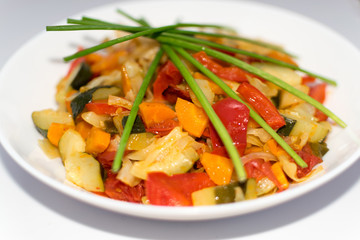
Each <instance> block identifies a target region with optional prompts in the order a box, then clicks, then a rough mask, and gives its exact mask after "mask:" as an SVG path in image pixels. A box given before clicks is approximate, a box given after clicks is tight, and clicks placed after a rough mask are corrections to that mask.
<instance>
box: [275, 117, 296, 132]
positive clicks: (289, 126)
mask: <svg viewBox="0 0 360 240" xmlns="http://www.w3.org/2000/svg"><path fill="white" fill-rule="evenodd" d="M283 117H284V120H285V123H286V125H285V126H283V127H281V128H279V129H278V130H277V133H278V134H279V135H281V136H289V135H290V132H291V130H292V129H293V128H294V126H295V124H296V120H295V119H292V118H288V117H285V116H283Z"/></svg>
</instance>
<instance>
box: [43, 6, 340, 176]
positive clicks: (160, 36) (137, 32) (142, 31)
mask: <svg viewBox="0 0 360 240" xmlns="http://www.w3.org/2000/svg"><path fill="white" fill-rule="evenodd" d="M117 12H118V13H120V14H121V15H123V16H125V17H127V18H128V19H130V20H132V21H134V22H135V23H137V24H139V25H140V26H137V27H134V26H126V25H120V24H114V23H109V22H105V21H102V20H98V19H94V18H89V17H83V18H82V19H81V20H76V19H68V24H71V25H60V26H47V28H46V29H47V31H78V30H121V31H126V32H129V33H130V34H129V35H126V36H123V37H120V38H116V39H113V40H109V41H106V42H104V43H101V44H99V45H96V46H93V47H90V48H87V49H84V50H82V51H79V52H77V53H75V54H72V55H70V56H67V57H65V58H64V60H65V61H70V60H73V59H76V58H79V57H82V56H85V55H88V54H90V53H93V52H96V51H99V50H101V49H104V48H108V47H110V46H113V45H115V44H119V43H121V42H125V41H128V40H131V39H134V38H138V37H141V36H143V37H149V38H153V39H155V40H157V41H158V42H159V43H160V44H161V48H160V50H159V51H158V53H157V54H156V56H155V58H154V60H153V61H152V63H151V65H150V67H149V69H148V72H147V74H146V76H145V78H144V80H143V83H142V85H141V88H140V90H139V93H138V94H137V96H136V98H135V101H134V104H133V107H132V109H131V111H130V115H129V118H128V120H127V122H126V124H125V126H124V131H123V134H122V137H121V140H120V143H119V148H118V151H117V153H116V156H115V159H114V162H113V166H112V170H113V171H114V172H117V171H118V170H119V169H120V167H121V159H122V157H123V154H124V152H125V148H126V144H127V141H128V138H129V135H130V132H131V129H132V127H133V124H134V121H135V118H136V116H137V113H138V109H139V104H140V103H141V102H142V99H143V97H144V95H145V92H146V89H147V88H148V86H149V84H150V82H151V79H152V77H153V75H154V73H155V71H156V69H157V66H158V64H159V62H160V59H161V57H162V55H163V53H164V52H165V53H166V54H167V56H168V57H169V58H170V60H171V61H172V62H173V63H174V65H175V66H176V67H177V68H178V69H179V71H180V73H181V74H182V76H183V77H184V79H185V81H186V82H187V84H188V85H189V87H190V88H191V90H192V91H193V92H194V94H195V96H196V97H197V99H198V100H199V102H200V103H201V105H202V107H203V109H204V111H205V112H206V114H207V115H208V117H209V119H210V121H211V123H212V124H213V126H214V128H215V129H216V131H217V132H218V135H219V137H220V138H221V140H222V141H223V143H224V146H225V148H226V150H227V152H228V154H229V156H230V158H231V159H232V161H233V163H234V167H235V171H236V173H237V175H238V178H239V181H245V180H246V172H245V170H244V167H243V165H242V162H241V158H240V156H239V153H238V151H237V149H236V148H235V147H234V145H233V142H232V139H231V137H230V135H229V133H228V132H227V130H226V128H225V127H224V125H223V124H222V122H221V120H220V119H219V118H218V116H217V115H216V113H215V112H214V110H213V108H212V107H211V104H210V103H209V102H208V101H207V99H206V97H205V95H204V93H203V92H202V90H201V89H200V87H199V86H198V85H197V83H196V81H195V80H194V78H193V77H192V75H191V73H190V72H189V70H188V68H187V67H186V66H185V65H184V63H182V61H181V59H180V56H181V57H182V58H184V59H186V60H188V61H189V62H190V63H191V64H192V65H193V66H195V67H196V68H197V69H198V70H200V71H201V72H202V73H203V74H204V75H206V76H207V77H208V78H210V79H211V80H212V81H213V82H214V83H216V84H217V85H218V86H219V87H220V88H221V89H222V90H223V91H224V92H225V93H226V94H227V95H228V96H229V97H231V98H234V99H235V100H237V101H240V102H242V103H244V104H245V105H247V103H246V102H244V101H243V100H242V99H241V98H240V97H239V96H238V95H237V94H236V93H235V92H234V91H233V90H232V89H231V88H230V87H229V86H227V85H226V84H225V83H224V82H223V81H222V80H221V79H220V78H219V77H217V76H216V75H215V74H214V73H212V72H211V71H210V70H209V69H207V68H206V67H204V66H203V65H202V64H201V63H200V62H198V61H197V60H196V59H195V58H193V57H192V56H191V54H189V53H188V52H187V51H186V50H185V49H188V50H191V51H204V52H205V53H206V54H208V55H209V56H212V57H215V58H217V59H219V60H222V61H225V62H228V63H231V64H233V65H234V66H237V67H239V68H241V69H243V70H245V71H247V72H249V73H252V74H254V75H256V76H259V77H261V78H263V79H265V80H267V81H270V82H272V83H273V84H275V85H277V86H279V87H280V88H282V89H284V90H285V91H288V92H289V93H291V94H293V95H295V96H297V97H299V98H300V99H302V100H304V101H306V102H308V103H309V104H311V105H313V106H314V107H315V108H317V109H319V110H320V111H322V112H324V113H325V114H326V115H327V116H328V117H329V118H331V119H332V120H334V122H336V123H337V124H339V125H340V126H341V127H346V124H345V123H344V122H343V121H342V120H341V119H340V118H339V117H338V116H336V115H335V114H334V113H332V112H331V111H330V110H329V109H327V108H326V107H324V106H323V105H322V104H321V103H319V102H317V101H316V100H314V99H313V98H311V97H310V96H308V95H306V94H305V93H303V92H301V91H299V90H297V89H296V88H294V87H292V86H291V85H289V84H287V83H285V82H284V81H282V80H280V79H278V78H276V77H274V76H272V75H270V74H268V73H266V72H264V71H262V70H260V69H258V68H255V67H253V66H252V65H249V64H247V63H245V62H243V61H241V60H240V59H238V58H235V57H231V56H229V55H227V54H224V53H222V52H220V51H218V50H214V49H220V50H225V51H229V52H232V53H237V54H242V55H245V56H250V57H253V58H256V59H260V60H262V61H266V62H270V63H273V64H277V65H279V66H283V67H287V68H290V69H293V70H297V71H301V72H303V73H306V74H308V75H310V76H313V77H316V78H318V79H320V80H322V81H324V82H327V83H329V84H332V85H336V82H335V81H334V80H331V79H329V78H327V77H324V76H321V75H318V74H315V73H312V72H310V71H308V70H305V69H303V68H300V67H298V66H295V65H292V64H289V63H286V62H283V61H280V60H277V59H274V58H270V57H267V56H264V55H260V54H256V53H253V52H249V51H245V50H242V49H238V48H233V47H230V46H226V45H221V44H218V43H215V42H211V41H208V40H204V39H200V38H196V37H195V35H204V36H210V37H217V38H227V39H234V40H241V41H245V42H249V43H252V44H256V45H259V46H262V47H266V48H270V49H273V50H276V51H279V52H282V53H284V54H287V55H289V56H293V55H292V54H290V53H288V52H286V51H284V50H283V49H281V48H279V47H277V46H275V45H272V44H267V43H264V42H261V41H255V40H252V39H248V38H244V37H240V36H236V35H228V34H218V33H209V32H202V31H189V30H183V29H179V28H182V27H202V28H204V27H206V28H215V29H226V30H230V31H231V29H230V28H228V27H225V26H219V25H213V24H197V23H177V24H174V25H167V26H162V27H158V28H152V27H151V26H150V24H149V23H148V22H147V21H146V20H145V19H143V18H140V19H136V18H134V17H132V16H130V15H129V14H127V13H125V12H124V11H122V10H120V9H118V10H117ZM210 47H211V48H210ZM247 106H248V105H247ZM248 108H249V109H250V116H251V117H252V118H253V119H254V120H255V121H256V122H257V123H258V124H259V125H260V126H261V127H262V128H264V129H265V130H266V131H267V132H268V133H269V134H270V135H271V136H272V137H273V138H274V139H275V140H276V141H277V143H278V144H279V145H280V146H281V147H282V148H283V149H284V150H285V151H286V152H287V153H288V154H289V155H290V156H291V157H292V158H293V159H294V161H295V162H296V163H297V164H298V165H299V166H300V167H307V164H306V163H305V162H304V161H303V160H302V159H301V157H300V156H298V155H297V154H296V152H295V151H294V150H293V149H292V148H291V147H290V146H289V145H288V144H287V143H286V142H285V141H284V140H283V139H282V138H281V137H280V136H279V135H278V134H277V133H276V132H275V131H274V130H273V129H272V128H271V127H270V126H269V125H268V124H267V123H266V122H265V121H264V120H263V119H262V118H261V117H260V116H259V115H258V114H257V113H256V112H255V111H254V110H252V108H251V107H249V106H248Z"/></svg>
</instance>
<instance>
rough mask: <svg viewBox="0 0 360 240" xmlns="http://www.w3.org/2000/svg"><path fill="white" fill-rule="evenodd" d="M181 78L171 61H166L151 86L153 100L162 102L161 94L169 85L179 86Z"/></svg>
mask: <svg viewBox="0 0 360 240" xmlns="http://www.w3.org/2000/svg"><path fill="white" fill-rule="evenodd" d="M182 80H183V76H182V75H181V73H180V71H179V70H178V69H177V68H176V67H175V65H174V64H173V63H172V62H171V61H167V62H166V63H165V64H164V65H163V66H161V68H160V70H159V72H158V75H157V77H156V79H155V81H154V84H153V92H154V100H156V101H164V100H165V99H164V96H163V92H164V91H165V90H166V89H167V88H168V87H169V85H177V84H180V83H181V82H182Z"/></svg>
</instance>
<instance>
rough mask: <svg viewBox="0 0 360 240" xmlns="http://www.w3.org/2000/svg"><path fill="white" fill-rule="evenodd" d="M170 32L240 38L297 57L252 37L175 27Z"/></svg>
mask: <svg viewBox="0 0 360 240" xmlns="http://www.w3.org/2000/svg"><path fill="white" fill-rule="evenodd" d="M169 32H171V33H177V34H182V35H202V36H208V37H216V38H227V39H233V40H239V41H244V42H248V43H252V44H255V45H258V46H261V47H265V48H269V49H273V50H276V51H278V52H282V53H284V54H286V55H288V56H291V57H296V56H295V55H294V54H292V53H289V52H287V51H285V50H284V49H282V48H281V47H278V46H276V45H273V44H270V43H266V42H262V41H257V40H254V39H250V38H245V37H240V36H238V35H229V34H220V33H210V32H200V31H189V30H180V29H174V30H171V31H169Z"/></svg>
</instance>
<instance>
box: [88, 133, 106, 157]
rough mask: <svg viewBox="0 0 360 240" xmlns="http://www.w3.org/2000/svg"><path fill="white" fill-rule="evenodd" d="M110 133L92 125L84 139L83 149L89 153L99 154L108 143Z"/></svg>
mask: <svg viewBox="0 0 360 240" xmlns="http://www.w3.org/2000/svg"><path fill="white" fill-rule="evenodd" d="M110 138H111V135H110V134H109V133H107V132H105V131H103V130H101V129H100V128H97V127H92V128H91V130H90V133H89V136H88V138H87V139H86V148H85V151H86V152H87V153H90V154H94V155H96V154H99V153H102V152H104V151H105V150H106V148H107V147H108V146H109V144H110Z"/></svg>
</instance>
